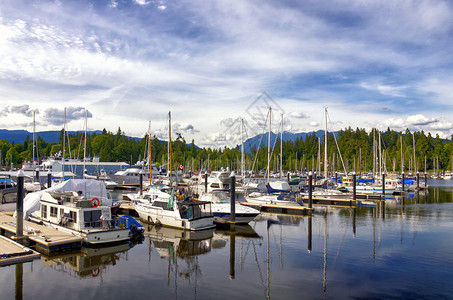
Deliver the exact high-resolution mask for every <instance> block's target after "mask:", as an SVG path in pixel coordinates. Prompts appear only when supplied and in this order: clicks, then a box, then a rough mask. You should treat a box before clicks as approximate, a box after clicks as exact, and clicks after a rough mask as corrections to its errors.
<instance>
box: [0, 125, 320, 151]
mask: <svg viewBox="0 0 453 300" xmlns="http://www.w3.org/2000/svg"><path fill="white" fill-rule="evenodd" d="M77 132H81V131H69V133H71V134H75V133H77ZM87 133H89V134H93V133H96V134H101V133H102V131H100V130H95V131H88V132H87ZM312 134H315V135H316V136H317V137H320V138H322V137H323V136H324V131H323V130H318V131H316V132H300V133H291V132H287V131H284V132H283V141H285V142H286V141H291V142H294V141H295V140H297V139H302V140H305V138H306V137H307V136H310V135H312ZM35 135H36V136H37V137H38V136H39V137H41V138H42V139H44V141H46V142H47V143H58V138H59V137H60V131H59V130H55V131H40V132H37V133H36V134H35ZM27 136H28V137H29V138H30V139H32V138H33V133H32V132H28V131H26V130H7V129H0V140H7V141H8V142H9V143H15V144H23V143H24V141H25V139H26V138H27ZM278 137H280V134H278ZM131 138H133V139H136V140H140V138H137V137H131ZM276 138H277V135H276V134H275V133H273V132H271V146H273V145H274V144H275V139H276ZM260 139H261V144H260ZM267 143H268V137H267V133H264V134H258V135H256V136H254V137H252V138H249V139H247V140H246V141H245V143H244V148H245V151H246V152H247V153H250V152H251V150H252V149H253V147H256V148H258V146H260V147H267ZM197 148H198V147H197Z"/></svg>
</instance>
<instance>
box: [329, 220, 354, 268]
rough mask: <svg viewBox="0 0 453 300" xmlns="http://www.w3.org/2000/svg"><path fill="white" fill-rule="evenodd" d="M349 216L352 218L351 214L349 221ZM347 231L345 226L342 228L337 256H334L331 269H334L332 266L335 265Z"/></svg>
mask: <svg viewBox="0 0 453 300" xmlns="http://www.w3.org/2000/svg"><path fill="white" fill-rule="evenodd" d="M351 216H352V214H351V215H350V216H349V220H350V219H351ZM349 220H348V222H349ZM347 231H348V227H347V226H345V227H344V233H343V237H342V238H341V242H340V245H339V246H338V251H337V255H336V256H335V259H334V260H333V264H332V267H334V266H335V263H336V262H337V258H338V255H339V254H340V249H341V246H342V245H343V241H344V237H345V236H346V232H347Z"/></svg>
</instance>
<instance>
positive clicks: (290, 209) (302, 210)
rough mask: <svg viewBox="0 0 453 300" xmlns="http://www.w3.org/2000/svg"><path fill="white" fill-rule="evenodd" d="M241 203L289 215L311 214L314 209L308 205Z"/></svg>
mask: <svg viewBox="0 0 453 300" xmlns="http://www.w3.org/2000/svg"><path fill="white" fill-rule="evenodd" d="M241 205H246V206H250V207H253V208H255V209H258V210H259V211H261V212H271V213H280V214H289V215H311V213H312V209H311V208H308V207H306V206H295V205H294V206H293V205H278V204H255V203H248V202H241Z"/></svg>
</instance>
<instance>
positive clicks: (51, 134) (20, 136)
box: [0, 129, 102, 144]
mask: <svg viewBox="0 0 453 300" xmlns="http://www.w3.org/2000/svg"><path fill="white" fill-rule="evenodd" d="M68 132H69V133H71V134H74V133H77V132H80V131H68ZM87 133H89V134H93V133H96V134H101V133H102V131H100V130H95V131H87ZM27 136H28V137H29V138H30V139H33V132H28V131H26V130H7V129H0V140H7V141H8V142H9V143H10V144H11V143H14V144H23V143H24V141H25V139H26V138H27ZM35 136H36V137H38V136H39V137H41V138H42V139H43V140H44V141H46V143H58V139H59V137H60V131H59V130H54V131H39V132H36V133H35Z"/></svg>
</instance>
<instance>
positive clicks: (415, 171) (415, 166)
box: [412, 131, 418, 174]
mask: <svg viewBox="0 0 453 300" xmlns="http://www.w3.org/2000/svg"><path fill="white" fill-rule="evenodd" d="M412 144H413V146H414V174H416V173H417V171H418V169H417V162H416V157H415V131H414V133H413V134H412Z"/></svg>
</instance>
